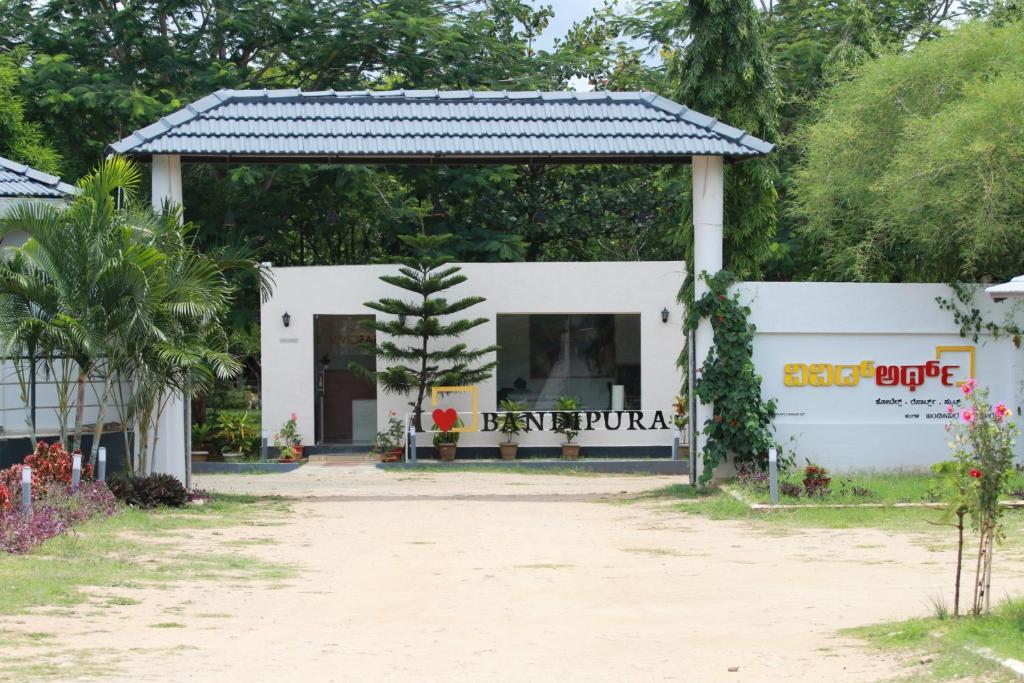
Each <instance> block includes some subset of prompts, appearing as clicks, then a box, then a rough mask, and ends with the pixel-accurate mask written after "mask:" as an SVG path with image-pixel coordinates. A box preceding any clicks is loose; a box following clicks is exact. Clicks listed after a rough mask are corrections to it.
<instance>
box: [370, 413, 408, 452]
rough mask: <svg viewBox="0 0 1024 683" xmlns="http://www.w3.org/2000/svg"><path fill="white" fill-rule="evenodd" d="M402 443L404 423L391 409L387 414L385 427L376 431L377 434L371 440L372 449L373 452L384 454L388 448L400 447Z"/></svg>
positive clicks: (403, 440) (403, 441)
mask: <svg viewBox="0 0 1024 683" xmlns="http://www.w3.org/2000/svg"><path fill="white" fill-rule="evenodd" d="M404 443H405V424H403V422H402V421H401V420H400V419H398V415H397V414H396V413H395V411H393V410H392V411H391V412H390V413H389V414H388V426H387V429H385V430H384V431H381V432H377V436H376V437H375V438H374V440H373V449H372V450H373V452H374V453H379V454H385V453H387V452H388V451H390V450H393V449H396V448H402V444H404Z"/></svg>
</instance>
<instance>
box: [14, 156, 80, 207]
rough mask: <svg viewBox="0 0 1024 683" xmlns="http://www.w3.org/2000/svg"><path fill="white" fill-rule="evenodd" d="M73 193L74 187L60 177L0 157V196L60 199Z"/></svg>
mask: <svg viewBox="0 0 1024 683" xmlns="http://www.w3.org/2000/svg"><path fill="white" fill-rule="evenodd" d="M74 193H75V188H74V187H72V186H71V185H68V184H67V183H62V182H61V181H60V178H58V177H57V176H52V175H50V174H48V173H43V172H41V171H37V170H35V169H34V168H31V167H29V166H26V165H25V164H18V163H15V162H13V161H11V160H10V159H5V158H3V157H0V197H32V198H36V199H60V198H62V197H67V196H68V195H72V194H74Z"/></svg>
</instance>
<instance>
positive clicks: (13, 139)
mask: <svg viewBox="0 0 1024 683" xmlns="http://www.w3.org/2000/svg"><path fill="white" fill-rule="evenodd" d="M0 9H2V5H0ZM5 20H6V17H5ZM24 57H25V53H24V51H23V50H19V51H16V52H13V53H5V52H3V51H0V156H2V157H6V158H8V159H10V160H12V161H16V162H18V163H21V164H28V165H29V166H31V167H33V168H35V169H36V170H37V171H42V172H44V173H52V174H54V175H56V174H57V173H59V170H60V169H59V168H58V167H59V166H60V156H59V155H58V154H57V152H56V151H55V150H54V149H53V148H52V147H51V146H50V145H49V144H48V143H47V142H46V141H45V139H44V137H43V131H42V127H41V126H39V124H37V123H34V122H31V121H28V120H26V118H25V100H24V98H23V97H22V96H21V95H20V91H19V88H18V85H19V83H18V66H19V64H18V62H19V61H20V60H22V59H24Z"/></svg>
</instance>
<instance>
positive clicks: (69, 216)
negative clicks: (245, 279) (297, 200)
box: [0, 157, 255, 471]
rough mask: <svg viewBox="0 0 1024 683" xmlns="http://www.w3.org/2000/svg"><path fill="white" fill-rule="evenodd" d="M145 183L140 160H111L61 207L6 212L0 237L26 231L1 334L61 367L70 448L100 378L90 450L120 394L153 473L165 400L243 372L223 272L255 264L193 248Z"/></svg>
mask: <svg viewBox="0 0 1024 683" xmlns="http://www.w3.org/2000/svg"><path fill="white" fill-rule="evenodd" d="M138 185H139V171H138V168H137V167H136V166H135V165H134V164H132V163H130V162H128V161H126V160H124V159H121V158H116V157H115V158H112V159H109V160H107V161H105V162H103V163H102V164H101V165H100V166H99V167H97V169H96V170H95V171H94V172H93V173H91V174H89V175H88V176H86V177H85V178H83V179H82V181H80V182H79V184H78V189H79V192H78V194H77V195H76V196H75V198H74V199H73V200H72V201H71V202H70V203H69V204H68V205H67V206H66V207H56V206H54V205H50V204H42V203H22V204H16V205H14V206H13V207H12V208H10V209H8V210H7V211H6V212H5V213H4V215H3V216H0V234H7V233H8V232H11V231H14V230H21V231H24V232H25V233H27V234H28V236H29V239H28V240H27V241H26V243H25V244H24V245H23V246H22V247H21V248H19V249H18V250H16V252H15V253H14V256H13V258H12V259H10V260H9V261H2V262H0V334H2V336H3V339H4V342H5V346H6V348H7V349H9V350H10V349H14V350H17V351H22V352H26V353H23V354H19V355H25V356H27V357H28V359H29V360H28V362H29V363H32V364H33V365H31V367H32V368H34V367H35V365H34V363H35V362H36V360H35V359H37V358H39V359H42V361H43V362H44V363H48V364H49V367H50V368H51V369H52V371H53V372H54V374H55V375H56V376H57V382H58V393H59V395H60V398H59V399H58V403H59V404H60V411H59V412H60V417H61V437H62V440H64V441H67V440H68V438H69V437H68V434H69V432H72V437H71V438H72V439H73V440H72V446H73V447H77V446H78V445H79V444H80V443H81V438H82V432H83V415H84V406H85V403H86V394H85V392H86V385H87V383H90V382H93V383H97V384H99V385H100V386H102V389H101V390H100V391H99V392H98V395H97V397H96V398H97V403H98V414H97V419H96V426H95V429H94V431H93V444H92V455H93V456H94V457H95V454H96V449H97V448H98V447H99V441H100V438H101V437H102V434H103V429H104V423H105V420H106V415H107V411H108V408H109V406H110V403H111V402H113V403H114V404H115V405H116V407H117V410H118V413H119V418H120V422H121V425H122V429H123V431H124V432H125V439H126V444H127V433H128V431H130V430H131V429H132V428H133V427H137V429H138V432H139V433H140V444H139V450H138V453H139V455H140V458H139V460H138V461H137V465H138V466H139V468H140V469H141V471H146V469H147V466H148V464H149V463H151V462H152V452H153V450H154V449H155V447H156V444H157V440H158V438H159V431H158V423H159V417H160V414H161V412H162V410H163V409H164V407H165V406H166V405H167V402H168V400H169V398H170V397H171V396H172V395H174V394H175V393H182V392H183V393H185V394H186V395H187V394H189V393H192V392H195V391H201V390H203V389H207V388H209V387H210V385H211V384H212V382H213V380H214V378H215V377H220V378H227V377H230V376H232V375H234V374H237V373H238V372H239V370H240V365H239V363H238V361H237V359H235V358H234V356H232V355H231V354H230V353H229V352H228V350H227V343H228V342H227V334H226V333H225V331H224V328H223V321H224V316H225V314H226V312H227V308H228V306H229V305H230V302H231V298H232V296H233V293H234V292H233V288H232V287H231V285H230V284H229V283H228V281H227V278H226V277H225V272H226V271H227V270H228V269H229V268H233V267H239V266H240V267H247V268H255V265H254V264H253V263H252V262H251V261H246V260H244V259H237V258H233V257H232V258H220V257H219V255H216V256H215V255H205V254H200V253H198V252H197V251H196V250H195V248H194V245H193V240H192V227H191V226H182V225H180V216H179V215H178V214H177V213H175V212H173V211H169V212H166V213H162V214H158V213H154V212H153V211H152V209H150V208H149V206H148V204H147V203H145V202H141V201H139V200H138V198H137V190H138ZM72 391H76V393H77V396H76V398H75V400H74V405H75V406H76V410H75V418H74V422H73V428H72V427H71V425H69V412H70V411H69V410H68V406H69V405H71V403H72V402H71V398H70V394H71V392H72ZM33 430H34V427H33Z"/></svg>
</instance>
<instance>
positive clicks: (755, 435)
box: [685, 270, 776, 483]
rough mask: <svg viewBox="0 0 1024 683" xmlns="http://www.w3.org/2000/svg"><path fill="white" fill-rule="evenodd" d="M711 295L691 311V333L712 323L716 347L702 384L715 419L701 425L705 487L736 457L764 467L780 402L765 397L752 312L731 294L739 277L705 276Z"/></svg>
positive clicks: (702, 394)
mask: <svg viewBox="0 0 1024 683" xmlns="http://www.w3.org/2000/svg"><path fill="white" fill-rule="evenodd" d="M702 277H703V278H704V279H705V281H706V282H707V284H708V291H707V292H706V293H705V294H704V295H703V296H702V297H701V298H700V299H698V300H697V301H696V302H694V305H693V306H692V307H691V308H690V309H689V310H688V311H687V316H686V324H685V326H686V329H687V330H688V331H689V330H695V329H696V328H697V325H698V323H699V322H700V320H701V319H702V318H707V319H709V320H710V321H711V327H712V329H713V330H714V334H715V344H714V346H712V347H711V350H710V351H709V352H708V356H707V358H705V359H704V360H703V363H702V365H701V372H700V376H699V378H698V380H697V384H696V392H697V396H698V398H700V400H701V401H702V402H703V403H705V404H707V405H711V406H714V415H713V416H712V417H711V418H709V419H708V420H707V421H706V422H705V423H704V424H703V425H699V427H700V430H701V433H702V435H703V437H704V452H703V453H702V454H701V455H702V457H703V459H704V470H703V472H702V473H701V483H707V482H708V481H710V480H711V478H712V476H713V474H714V469H715V467H717V466H718V464H719V463H721V462H723V461H724V460H725V459H726V458H727V457H728V455H729V454H730V453H732V454H733V457H734V462H735V463H736V464H737V465H739V464H741V463H745V462H750V463H754V464H757V465H763V464H764V463H765V462H766V461H767V458H768V449H769V448H772V447H773V446H776V444H775V441H774V439H773V438H772V420H773V419H774V418H775V408H776V404H775V401H774V400H764V399H763V398H762V397H761V376H760V375H758V374H757V373H756V372H755V371H754V361H753V353H754V331H755V329H754V326H753V325H752V324H751V323H750V322H749V321H748V317H749V316H750V309H749V308H748V307H747V306H744V305H743V304H741V303H740V301H739V295H738V294H735V293H733V294H730V293H729V287H730V285H732V283H733V282H735V276H734V275H733V274H732V273H730V272H729V271H724V270H723V271H720V272H718V273H716V274H715V275H713V276H710V277H709V276H708V275H707V273H703V274H702Z"/></svg>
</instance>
